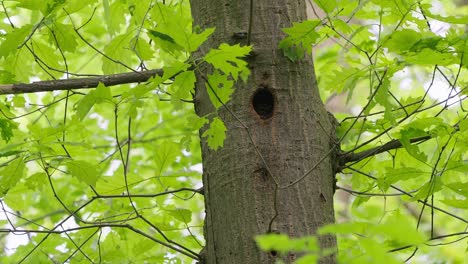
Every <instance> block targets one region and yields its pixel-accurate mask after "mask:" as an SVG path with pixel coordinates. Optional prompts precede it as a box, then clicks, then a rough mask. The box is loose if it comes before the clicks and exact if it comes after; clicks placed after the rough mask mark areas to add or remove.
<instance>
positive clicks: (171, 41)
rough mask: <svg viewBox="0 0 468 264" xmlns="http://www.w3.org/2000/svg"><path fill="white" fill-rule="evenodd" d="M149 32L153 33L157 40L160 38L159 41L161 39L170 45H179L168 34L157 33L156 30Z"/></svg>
mask: <svg viewBox="0 0 468 264" xmlns="http://www.w3.org/2000/svg"><path fill="white" fill-rule="evenodd" d="M149 32H150V33H151V35H153V36H154V37H156V38H159V39H161V40H164V41H167V42H170V43H172V44H175V45H177V43H176V42H175V40H174V39H173V38H172V37H171V36H169V35H167V34H164V33H161V32H158V31H156V30H149Z"/></svg>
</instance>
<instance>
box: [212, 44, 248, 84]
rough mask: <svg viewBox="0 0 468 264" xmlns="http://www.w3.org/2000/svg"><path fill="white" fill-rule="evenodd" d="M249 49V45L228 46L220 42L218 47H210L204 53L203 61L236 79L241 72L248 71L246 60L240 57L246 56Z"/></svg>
mask: <svg viewBox="0 0 468 264" xmlns="http://www.w3.org/2000/svg"><path fill="white" fill-rule="evenodd" d="M251 51H252V48H251V47H250V46H243V47H241V46H240V45H239V44H237V45H234V46H230V45H228V44H226V43H222V44H221V45H220V46H219V48H218V49H212V50H210V51H209V52H208V54H206V55H205V61H206V62H208V63H210V64H212V65H213V66H214V67H215V68H216V69H218V70H220V71H222V72H223V73H225V74H226V75H230V76H231V77H232V78H234V80H236V81H237V79H238V77H239V75H240V74H241V73H244V74H245V73H247V74H249V73H250V70H249V68H247V62H246V61H244V60H242V59H241V58H243V57H245V56H247V55H248V54H249V53H250V52H251Z"/></svg>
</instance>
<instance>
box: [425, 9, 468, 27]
mask: <svg viewBox="0 0 468 264" xmlns="http://www.w3.org/2000/svg"><path fill="white" fill-rule="evenodd" d="M421 8H422V10H423V12H424V15H426V16H427V17H430V18H433V19H436V20H439V21H442V22H446V23H450V24H462V25H465V26H466V24H468V15H464V16H463V15H462V16H441V15H437V14H434V13H432V12H431V8H432V5H430V4H423V5H421ZM465 8H466V7H465ZM465 14H466V13H465Z"/></svg>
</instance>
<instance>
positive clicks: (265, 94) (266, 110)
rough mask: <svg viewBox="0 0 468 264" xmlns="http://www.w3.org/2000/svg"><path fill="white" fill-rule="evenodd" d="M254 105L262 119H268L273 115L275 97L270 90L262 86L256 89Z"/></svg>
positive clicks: (253, 99)
mask: <svg viewBox="0 0 468 264" xmlns="http://www.w3.org/2000/svg"><path fill="white" fill-rule="evenodd" d="M252 105H253V108H254V110H255V112H256V113H257V114H258V115H259V116H260V118H261V119H268V118H270V117H272V116H273V110H274V108H275V98H274V97H273V94H272V93H271V91H270V90H268V89H265V88H261V89H258V90H257V91H255V94H254V96H253V98H252Z"/></svg>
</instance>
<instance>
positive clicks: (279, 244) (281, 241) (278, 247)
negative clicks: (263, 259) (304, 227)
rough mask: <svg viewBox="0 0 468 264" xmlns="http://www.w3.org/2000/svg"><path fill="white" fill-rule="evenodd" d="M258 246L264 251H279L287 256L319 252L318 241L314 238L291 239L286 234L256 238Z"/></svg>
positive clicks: (271, 234)
mask: <svg viewBox="0 0 468 264" xmlns="http://www.w3.org/2000/svg"><path fill="white" fill-rule="evenodd" d="M255 241H256V242H257V245H258V246H259V247H260V249H262V250H263V251H272V250H275V251H278V252H280V253H281V254H285V253H287V252H289V251H294V252H315V251H317V250H318V248H319V247H318V241H317V238H316V237H314V236H304V237H301V238H289V237H288V236H287V235H285V234H273V233H270V234H266V235H259V236H256V237H255Z"/></svg>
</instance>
